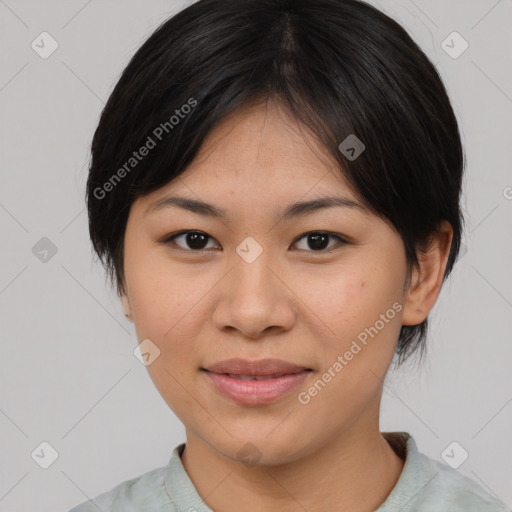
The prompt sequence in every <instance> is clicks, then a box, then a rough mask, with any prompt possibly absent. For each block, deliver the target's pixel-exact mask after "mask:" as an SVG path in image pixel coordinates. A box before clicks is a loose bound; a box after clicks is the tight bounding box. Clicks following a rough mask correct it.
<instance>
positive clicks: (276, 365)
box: [202, 358, 308, 376]
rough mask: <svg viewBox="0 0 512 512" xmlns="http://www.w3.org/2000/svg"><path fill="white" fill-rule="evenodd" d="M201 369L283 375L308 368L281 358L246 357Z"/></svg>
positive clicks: (246, 373) (226, 372)
mask: <svg viewBox="0 0 512 512" xmlns="http://www.w3.org/2000/svg"><path fill="white" fill-rule="evenodd" d="M202 369H203V370H207V371H209V372H213V373H225V374H228V373H231V374H236V375H248V376H252V375H262V376H265V375H275V376H279V375H284V374H289V373H298V372H301V371H303V370H308V368H306V367H305V366H300V365H297V364H294V363H290V362H288V361H284V360H282V359H272V358H266V359H258V360H255V361H250V360H248V359H240V358H234V359H226V360H224V361H219V362H218V363H215V364H212V365H208V366H206V367H205V368H202Z"/></svg>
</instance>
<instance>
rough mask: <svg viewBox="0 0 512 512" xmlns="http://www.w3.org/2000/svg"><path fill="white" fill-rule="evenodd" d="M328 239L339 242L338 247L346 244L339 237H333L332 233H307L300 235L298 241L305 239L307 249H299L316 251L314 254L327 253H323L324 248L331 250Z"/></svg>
mask: <svg viewBox="0 0 512 512" xmlns="http://www.w3.org/2000/svg"><path fill="white" fill-rule="evenodd" d="M329 238H336V239H338V240H339V243H338V245H345V244H347V243H348V242H347V241H346V240H345V239H343V238H341V237H340V236H339V235H335V234H333V233H329V232H327V231H311V232H309V233H305V234H304V235H302V236H301V237H300V238H299V239H298V241H300V240H302V239H306V244H307V247H306V248H305V249H301V250H311V251H314V252H315V251H316V252H322V251H323V252H327V251H325V249H326V248H329V249H331V248H332V246H331V247H329ZM295 243H297V242H295Z"/></svg>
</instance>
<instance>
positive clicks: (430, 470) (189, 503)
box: [69, 432, 510, 512]
mask: <svg viewBox="0 0 512 512" xmlns="http://www.w3.org/2000/svg"><path fill="white" fill-rule="evenodd" d="M382 435H383V436H384V437H385V438H386V439H387V440H388V442H389V443H390V444H391V446H393V449H394V450H395V451H396V452H397V453H398V454H399V455H401V456H402V457H403V456H405V464H404V467H403V470H402V473H401V474H400V478H399V479H398V482H397V483H396V485H395V487H394V488H393V489H392V490H391V493H390V494H389V495H388V497H387V498H386V500H385V501H384V503H382V504H381V505H380V507H379V508H378V509H377V510H376V511H375V512H510V510H509V509H508V508H507V507H506V506H505V505H504V504H502V503H501V502H500V501H498V499H497V498H494V497H493V496H492V495H491V494H489V493H488V492H487V491H486V490H484V489H483V487H481V486H480V485H478V484H477V483H476V482H474V481H473V480H471V479H470V478H468V477H466V476H464V475H462V474H461V473H459V472H458V471H456V470H454V469H452V468H451V467H450V466H448V465H446V464H444V463H441V462H437V461H435V460H433V459H431V458H430V457H427V456H426V455H424V454H422V453H420V452H418V448H417V446H416V442H415V441H414V439H413V438H412V437H411V436H410V434H408V433H407V432H394V433H388V432H383V433H382ZM184 448H185V443H183V444H180V445H178V446H176V448H175V449H174V450H173V452H172V455H171V458H170V460H169V464H168V465H167V466H165V467H162V468H158V469H154V470H152V471H149V472H147V473H144V474H143V475H141V476H139V477H137V478H133V479H131V480H127V481H125V482H122V483H121V484H119V485H117V486H116V487H114V489H112V490H111V491H109V492H106V493H103V494H100V495H99V496H97V497H96V498H95V499H94V500H90V501H86V502H84V503H82V504H81V505H78V506H76V507H75V508H73V509H71V510H70V511H69V512H98V511H102V512H136V511H137V512H213V511H212V510H211V509H210V508H209V507H208V506H207V505H206V504H205V503H204V502H203V500H202V499H201V497H200V496H199V494H198V492H197V490H196V488H195V487H194V484H193V483H192V481H191V480H190V478H189V476H188V474H187V472H186V471H185V468H184V467H183V464H182V463H181V458H180V457H181V454H182V453H183V450H184ZM400 452H402V453H400Z"/></svg>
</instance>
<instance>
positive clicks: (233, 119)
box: [169, 100, 355, 198]
mask: <svg viewBox="0 0 512 512" xmlns="http://www.w3.org/2000/svg"><path fill="white" fill-rule="evenodd" d="M183 181H185V182H186V183H187V184H188V185H190V186H192V185H194V186H195V185H197V186H199V187H201V188H202V189H204V188H205V187H209V186H211V185H214V186H215V187H216V188H217V189H218V188H219V187H221V188H226V189H234V188H237V189H238V190H240V188H242V189H244V188H245V189H247V192H251V191H252V193H255V191H265V192H266V193H269V192H270V191H272V192H277V191H278V190H281V191H293V194H296V193H297V189H301V190H302V193H303V194H306V193H308V191H309V190H312V189H315V191H318V192H319V193H320V192H322V189H323V192H326V191H329V192H331V193H332V192H336V191H341V192H345V193H346V195H351V196H352V197H354V198H355V194H353V192H352V190H351V187H350V186H349V184H348V181H347V180H346V178H345V176H344V175H343V173H342V171H341V170H340V168H339V164H338V162H336V161H335V160H334V159H333V158H332V156H331V155H330V154H329V152H328V151H327V149H326V148H325V147H323V146H322V145H321V144H320V142H319V141H318V140H317V138H316V136H315V135H314V134H313V133H312V132H311V131H310V129H309V128H308V127H307V126H305V125H303V124H302V123H300V121H298V120H297V119H295V118H294V117H293V116H291V115H290V114H289V113H288V111H287V110H286V109H285V108H284V107H283V106H282V105H281V104H280V103H279V102H277V101H275V100H269V101H268V102H267V103H263V104H262V103H259V104H256V105H249V106H244V107H241V108H239V109H237V110H235V111H233V112H232V113H230V114H229V115H228V116H227V117H225V118H224V119H223V120H222V121H221V122H220V123H219V124H217V125H216V126H215V127H214V128H213V129H212V130H211V132H210V133H209V134H208V136H207V137H206V138H205V140H204V141H203V144H202V146H201V148H200V150H199V151H198V153H197V154H196V156H195V158H194V160H193V161H192V163H191V164H190V165H189V166H188V168H187V169H186V171H185V172H183V173H182V174H181V175H180V180H175V181H174V182H172V183H170V184H169V187H170V189H172V190H177V189H179V188H182V187H183V183H180V182H183Z"/></svg>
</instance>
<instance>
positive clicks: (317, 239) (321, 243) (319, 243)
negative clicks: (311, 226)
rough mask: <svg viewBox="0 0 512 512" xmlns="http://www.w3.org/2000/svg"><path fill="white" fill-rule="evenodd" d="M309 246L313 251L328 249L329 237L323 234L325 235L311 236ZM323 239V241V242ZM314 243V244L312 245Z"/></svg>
mask: <svg viewBox="0 0 512 512" xmlns="http://www.w3.org/2000/svg"><path fill="white" fill-rule="evenodd" d="M308 238H309V246H310V248H311V249H315V250H316V249H325V247H327V245H328V244H327V243H325V242H327V239H328V235H326V234H323V233H318V234H315V235H309V237H308ZM321 239H323V240H321ZM311 242H312V243H311Z"/></svg>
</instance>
